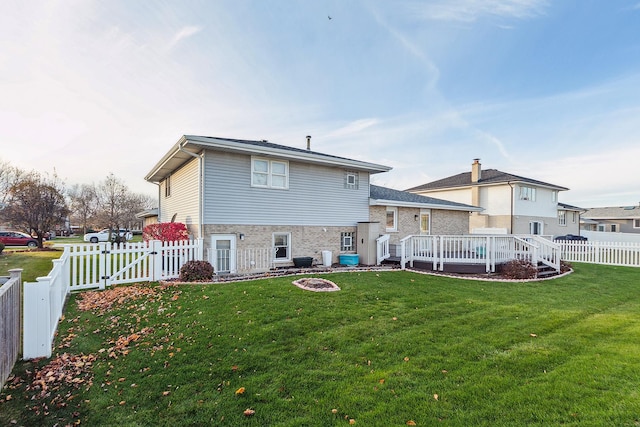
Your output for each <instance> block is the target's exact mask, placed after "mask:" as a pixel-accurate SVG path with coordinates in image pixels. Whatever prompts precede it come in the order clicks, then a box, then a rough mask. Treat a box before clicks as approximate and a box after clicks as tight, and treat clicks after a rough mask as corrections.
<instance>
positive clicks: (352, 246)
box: [340, 231, 356, 252]
mask: <svg viewBox="0 0 640 427" xmlns="http://www.w3.org/2000/svg"><path fill="white" fill-rule="evenodd" d="M347 240H350V243H349V244H347V243H346V241H347ZM355 251H356V232H355V231H343V232H341V233H340V252H355Z"/></svg>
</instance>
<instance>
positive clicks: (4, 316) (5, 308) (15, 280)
mask: <svg viewBox="0 0 640 427" xmlns="http://www.w3.org/2000/svg"><path fill="white" fill-rule="evenodd" d="M9 274H10V276H9V280H8V281H6V282H5V283H3V284H0V389H1V388H2V387H3V386H4V383H5V381H6V380H7V378H8V377H9V374H11V370H12V369H13V365H14V364H15V363H16V360H18V354H19V353H20V330H21V327H22V313H21V311H20V307H21V305H20V299H21V290H22V269H21V268H16V269H13V270H9Z"/></svg>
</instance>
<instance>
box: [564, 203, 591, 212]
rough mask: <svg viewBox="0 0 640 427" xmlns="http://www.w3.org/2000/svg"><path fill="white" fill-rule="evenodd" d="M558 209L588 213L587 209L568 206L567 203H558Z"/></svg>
mask: <svg viewBox="0 0 640 427" xmlns="http://www.w3.org/2000/svg"><path fill="white" fill-rule="evenodd" d="M558 209H563V210H566V211H578V212H584V211H586V209H584V208H579V207H577V206H572V205H568V204H566V203H561V202H558Z"/></svg>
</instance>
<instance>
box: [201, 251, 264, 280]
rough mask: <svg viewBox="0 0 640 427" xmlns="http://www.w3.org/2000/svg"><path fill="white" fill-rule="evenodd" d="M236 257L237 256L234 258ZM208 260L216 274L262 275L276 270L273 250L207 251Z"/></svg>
mask: <svg viewBox="0 0 640 427" xmlns="http://www.w3.org/2000/svg"><path fill="white" fill-rule="evenodd" d="M232 255H235V256H232ZM207 260H208V261H209V263H211V265H212V266H213V269H214V271H215V273H216V274H226V273H232V274H245V273H261V272H265V271H269V270H271V269H273V268H274V260H275V252H274V249H273V248H250V249H235V250H233V254H232V250H231V249H212V248H208V249H207Z"/></svg>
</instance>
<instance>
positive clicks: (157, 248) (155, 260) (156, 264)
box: [149, 240, 162, 282]
mask: <svg viewBox="0 0 640 427" xmlns="http://www.w3.org/2000/svg"><path fill="white" fill-rule="evenodd" d="M149 251H150V252H149V255H150V257H151V267H150V268H151V280H152V281H154V282H157V281H158V280H161V279H162V242H161V241H160V240H149Z"/></svg>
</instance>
